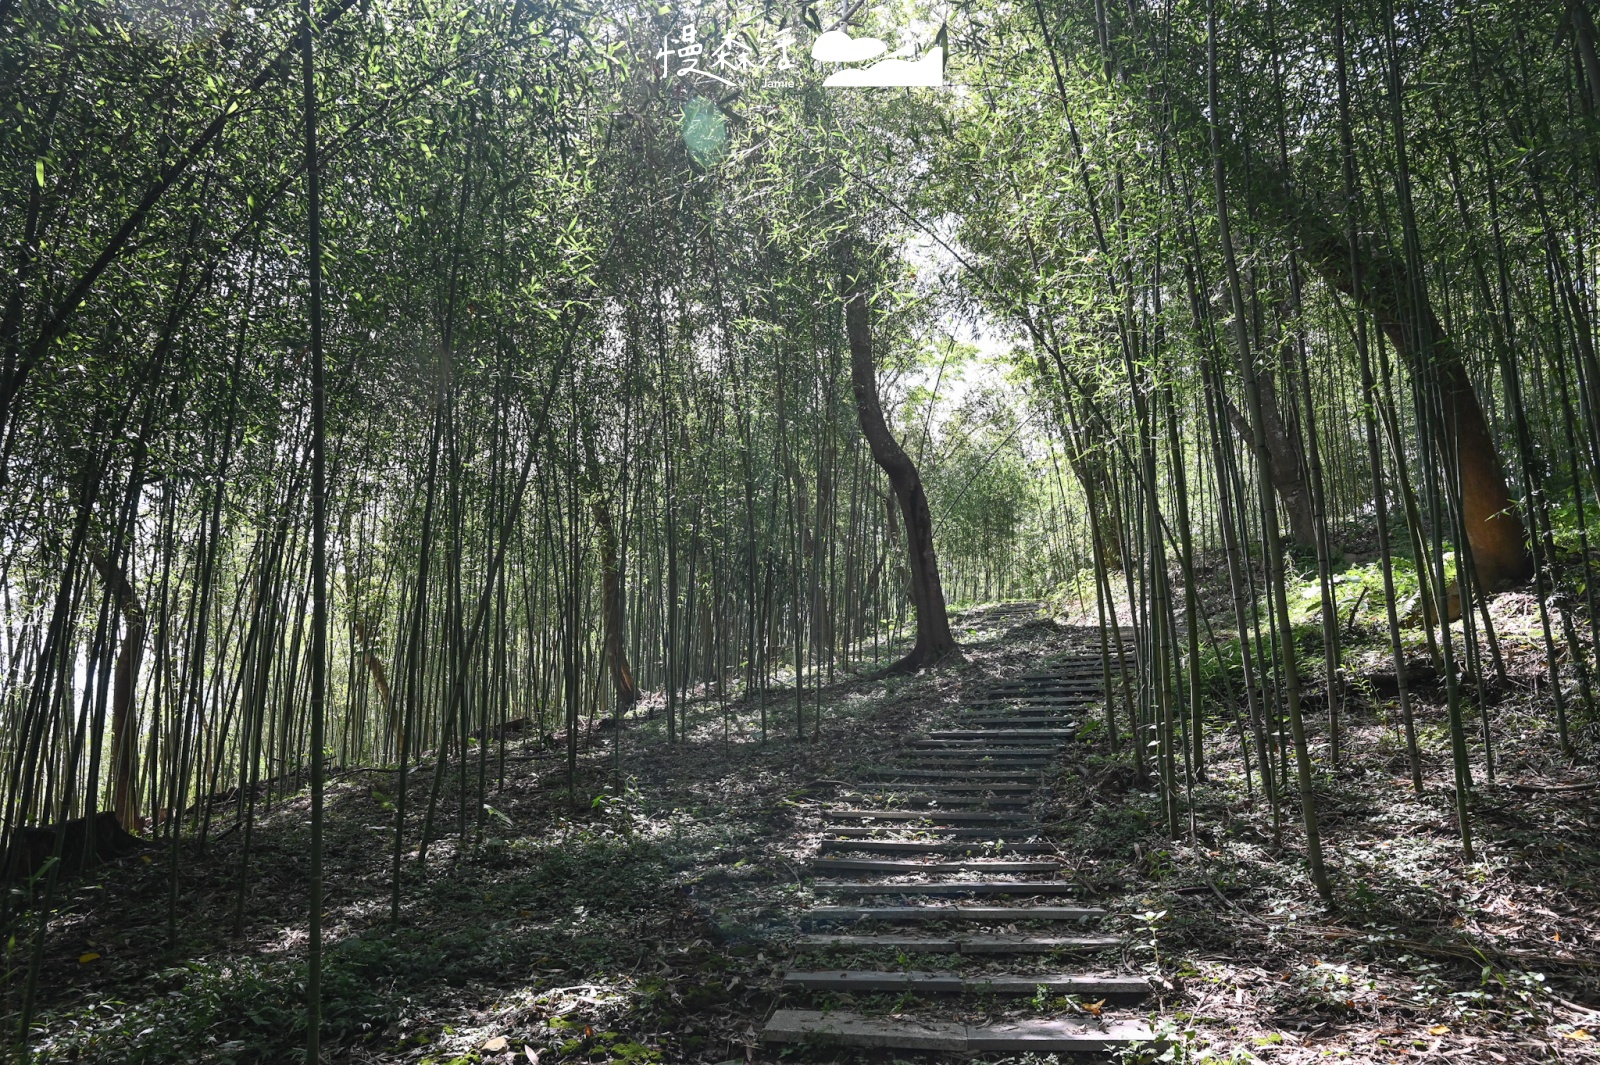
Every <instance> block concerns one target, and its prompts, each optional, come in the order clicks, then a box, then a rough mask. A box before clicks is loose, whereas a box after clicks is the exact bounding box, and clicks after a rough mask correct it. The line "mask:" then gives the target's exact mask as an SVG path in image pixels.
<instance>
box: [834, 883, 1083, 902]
mask: <svg viewBox="0 0 1600 1065" xmlns="http://www.w3.org/2000/svg"><path fill="white" fill-rule="evenodd" d="M811 886H812V888H813V889H815V890H817V891H826V892H827V893H828V894H830V895H1009V896H1011V897H1012V898H1031V897H1033V896H1035V895H1075V894H1077V893H1078V891H1079V888H1078V885H1076V884H1072V883H1068V882H1066V881H1062V880H922V881H914V882H911V883H903V884H895V883H882V882H877V883H871V884H865V883H861V882H858V881H854V880H817V881H813V882H812V885H811Z"/></svg>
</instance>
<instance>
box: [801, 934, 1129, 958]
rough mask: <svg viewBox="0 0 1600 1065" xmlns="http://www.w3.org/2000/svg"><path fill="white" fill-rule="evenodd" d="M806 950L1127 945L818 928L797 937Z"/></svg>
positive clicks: (993, 951) (1112, 939) (1029, 950)
mask: <svg viewBox="0 0 1600 1065" xmlns="http://www.w3.org/2000/svg"><path fill="white" fill-rule="evenodd" d="M794 945H795V947H797V948H799V949H802V950H883V951H889V950H892V951H896V952H898V953H901V954H981V955H985V956H995V955H1007V954H1074V953H1079V954H1088V953H1094V952H1096V951H1102V950H1115V949H1117V948H1119V947H1121V946H1122V945H1123V941H1122V940H1121V939H1118V938H1117V937H1116V936H1025V935H1001V936H902V935H876V936H875V935H833V934H830V933H827V932H816V933H812V934H810V935H804V936H801V937H799V938H798V939H796V940H794Z"/></svg>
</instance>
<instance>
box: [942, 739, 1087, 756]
mask: <svg viewBox="0 0 1600 1065" xmlns="http://www.w3.org/2000/svg"><path fill="white" fill-rule="evenodd" d="M1065 746H1066V744H1065V743H1061V742H1055V743H1052V742H1050V741H1049V740H1038V739H1027V738H1022V739H1015V740H1008V739H1006V738H1005V737H1004V736H970V737H967V738H964V739H948V740H946V739H940V740H935V739H917V740H913V741H911V747H912V749H913V750H915V751H916V752H917V753H918V754H926V753H927V752H928V751H952V752H955V753H957V754H973V753H977V754H985V755H989V756H990V757H994V758H1000V757H1007V758H1010V757H1015V758H1027V757H1029V756H1032V757H1034V758H1048V757H1050V756H1051V755H1053V754H1055V753H1057V752H1058V751H1060V750H1061V749H1062V748H1063V747H1065Z"/></svg>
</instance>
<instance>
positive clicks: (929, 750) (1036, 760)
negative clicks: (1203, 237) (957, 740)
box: [902, 745, 1056, 769]
mask: <svg viewBox="0 0 1600 1065" xmlns="http://www.w3.org/2000/svg"><path fill="white" fill-rule="evenodd" d="M907 758H918V760H922V758H936V760H941V761H952V760H954V761H994V763H997V764H994V766H989V768H990V769H1032V768H1035V766H1048V764H1050V763H1051V761H1054V760H1056V752H1053V750H1035V748H1029V747H971V745H957V747H912V748H907V750H906V752H904V755H902V760H907Z"/></svg>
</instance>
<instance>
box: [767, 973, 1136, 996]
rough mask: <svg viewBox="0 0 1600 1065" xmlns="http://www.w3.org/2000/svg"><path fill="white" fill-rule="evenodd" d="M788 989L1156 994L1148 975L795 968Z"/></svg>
mask: <svg viewBox="0 0 1600 1065" xmlns="http://www.w3.org/2000/svg"><path fill="white" fill-rule="evenodd" d="M783 983H784V986H786V987H795V988H802V989H804V990H806V991H844V992H873V991H910V992H912V993H914V994H920V995H1032V994H1035V993H1037V992H1038V990H1039V989H1040V988H1041V987H1042V988H1044V989H1045V990H1047V991H1049V992H1050V993H1051V994H1056V995H1084V996H1089V997H1093V998H1098V999H1116V1000H1121V1001H1128V1000H1130V999H1138V998H1142V997H1143V996H1145V995H1148V994H1149V993H1150V983H1149V981H1147V980H1145V979H1144V977H1142V976H1093V975H1085V974H1082V973H1039V974H1037V975H1010V974H1004V973H996V974H992V975H991V974H984V975H982V976H970V977H968V976H962V975H961V974H960V973H936V972H918V971H917V970H915V969H912V970H908V971H905V972H893V971H887V970H880V969H862V970H858V969H821V970H811V969H791V970H789V971H788V972H786V973H784V974H783Z"/></svg>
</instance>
